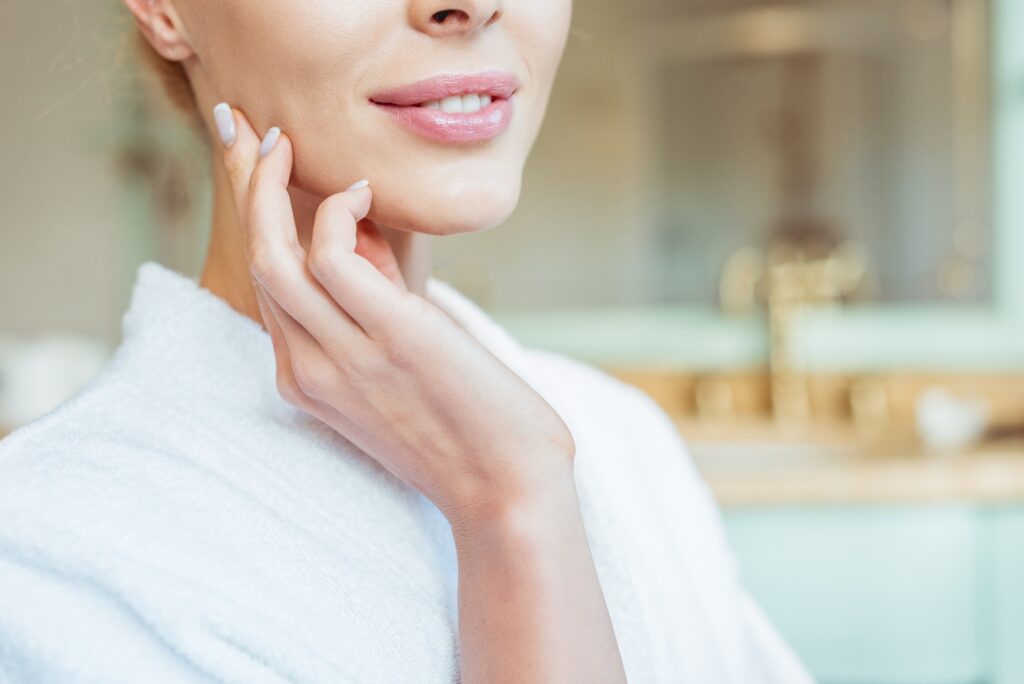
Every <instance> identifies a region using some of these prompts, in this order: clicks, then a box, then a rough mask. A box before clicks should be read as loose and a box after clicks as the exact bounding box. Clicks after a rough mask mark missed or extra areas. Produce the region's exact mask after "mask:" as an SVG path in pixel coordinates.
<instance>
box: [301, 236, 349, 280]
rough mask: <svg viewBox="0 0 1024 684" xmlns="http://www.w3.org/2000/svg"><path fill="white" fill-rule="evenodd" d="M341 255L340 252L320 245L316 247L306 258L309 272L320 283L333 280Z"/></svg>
mask: <svg viewBox="0 0 1024 684" xmlns="http://www.w3.org/2000/svg"><path fill="white" fill-rule="evenodd" d="M341 257H342V254H341V253H340V250H337V249H332V248H330V247H325V246H322V245H316V246H314V247H312V248H311V249H310V252H309V256H308V263H309V270H310V271H312V273H313V275H314V276H316V277H317V279H318V280H320V281H321V282H325V281H328V280H331V279H333V276H334V275H335V274H336V273H337V268H338V263H339V262H340V260H341Z"/></svg>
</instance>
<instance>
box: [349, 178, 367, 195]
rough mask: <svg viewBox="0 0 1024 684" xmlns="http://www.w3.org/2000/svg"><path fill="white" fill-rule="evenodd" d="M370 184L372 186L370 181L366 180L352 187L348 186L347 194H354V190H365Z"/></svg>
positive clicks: (357, 182)
mask: <svg viewBox="0 0 1024 684" xmlns="http://www.w3.org/2000/svg"><path fill="white" fill-rule="evenodd" d="M369 184H370V181H368V180H366V179H365V178H364V179H363V180H361V181H356V182H355V183H353V184H352V185H350V186H348V188H346V189H345V192H352V191H353V190H361V189H363V188H365V187H366V186H367V185H369Z"/></svg>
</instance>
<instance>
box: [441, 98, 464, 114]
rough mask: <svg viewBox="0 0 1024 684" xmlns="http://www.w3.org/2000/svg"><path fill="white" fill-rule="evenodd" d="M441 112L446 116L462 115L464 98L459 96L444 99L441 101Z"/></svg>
mask: <svg viewBox="0 0 1024 684" xmlns="http://www.w3.org/2000/svg"><path fill="white" fill-rule="evenodd" d="M441 111H442V112H444V113H446V114H461V113H462V98H461V97H459V96H458V95H452V96H451V97H446V98H444V99H443V100H441Z"/></svg>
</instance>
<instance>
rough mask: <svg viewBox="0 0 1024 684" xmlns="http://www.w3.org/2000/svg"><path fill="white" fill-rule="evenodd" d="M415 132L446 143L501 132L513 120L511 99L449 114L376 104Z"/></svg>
mask: <svg viewBox="0 0 1024 684" xmlns="http://www.w3.org/2000/svg"><path fill="white" fill-rule="evenodd" d="M373 104H374V105H376V106H377V107H379V108H380V109H382V110H384V111H385V112H387V113H388V114H390V115H391V116H392V117H394V118H395V120H396V121H398V123H399V124H401V125H402V126H404V127H405V128H407V129H409V130H410V131H412V132H413V133H418V134H419V135H422V136H424V137H427V138H430V139H431V140H436V141H438V142H443V143H471V142H481V141H483V140H490V139H491V138H494V137H497V136H498V135H500V134H501V133H502V132H503V131H504V130H505V129H506V128H508V126H509V123H510V122H511V121H512V100H511V99H507V100H505V99H502V100H494V101H493V102H491V104H489V105H487V106H486V107H484V108H483V109H481V110H480V111H477V112H473V113H472V114H462V113H446V112H442V111H441V110H440V109H427V108H426V107H398V106H396V105H385V104H378V103H376V102H374V103H373Z"/></svg>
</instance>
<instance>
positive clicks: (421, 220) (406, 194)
mask: <svg viewBox="0 0 1024 684" xmlns="http://www.w3.org/2000/svg"><path fill="white" fill-rule="evenodd" d="M520 186H521V179H520V177H519V175H516V176H515V177H514V178H509V179H508V180H506V181H505V182H495V181H493V180H492V181H491V182H487V181H482V180H481V179H480V178H450V179H448V180H447V181H446V182H438V180H437V179H434V180H433V181H430V182H425V183H416V182H410V183H407V184H405V183H393V184H390V185H388V186H385V187H380V186H379V185H378V186H375V187H374V195H373V206H372V208H371V209H370V214H369V218H370V219H371V220H373V221H374V222H375V223H377V224H379V225H383V226H388V227H393V228H398V229H401V230H408V231H411V232H416V233H426V234H429V235H438V236H441V235H459V234H463V233H474V232H479V231H483V230H488V229H490V228H494V227H495V226H498V225H500V224H501V223H504V222H505V220H506V219H508V217H509V216H510V215H511V214H512V212H513V210H514V209H515V208H516V204H517V203H518V202H519V192H520Z"/></svg>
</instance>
